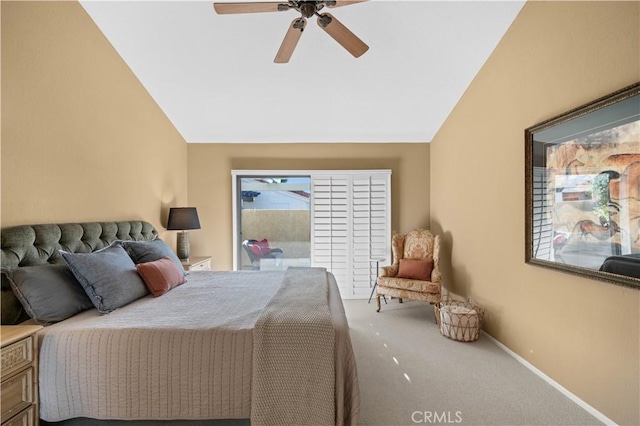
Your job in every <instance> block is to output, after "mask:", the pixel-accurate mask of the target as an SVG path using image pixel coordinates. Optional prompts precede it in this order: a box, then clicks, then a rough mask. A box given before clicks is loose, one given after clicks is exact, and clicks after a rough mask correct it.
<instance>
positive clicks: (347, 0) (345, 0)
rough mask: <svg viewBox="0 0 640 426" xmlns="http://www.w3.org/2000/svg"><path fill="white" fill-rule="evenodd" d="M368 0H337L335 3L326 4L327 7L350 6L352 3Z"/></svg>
mask: <svg viewBox="0 0 640 426" xmlns="http://www.w3.org/2000/svg"><path fill="white" fill-rule="evenodd" d="M365 1H369V0H337V1H336V2H335V4H328V3H327V6H328V7H331V8H333V7H342V6H351V5H352V4H358V3H364V2H365Z"/></svg>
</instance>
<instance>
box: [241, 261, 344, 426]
mask: <svg viewBox="0 0 640 426" xmlns="http://www.w3.org/2000/svg"><path fill="white" fill-rule="evenodd" d="M253 342H254V350H253V371H254V374H253V397H252V401H251V424H252V425H256V426H263V425H331V424H334V423H335V405H334V393H335V365H334V364H335V360H334V353H335V330H334V327H333V323H332V321H331V312H330V310H329V286H328V281H327V272H326V270H325V269H324V268H289V269H288V270H287V272H286V274H285V277H284V280H283V283H282V286H281V287H280V289H279V290H278V292H277V293H276V295H275V296H274V297H273V298H272V299H271V301H269V303H268V304H267V306H266V307H265V308H264V310H263V311H262V313H261V314H260V317H259V318H258V321H257V322H256V325H255V328H254V330H253Z"/></svg>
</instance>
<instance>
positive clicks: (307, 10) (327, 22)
mask: <svg viewBox="0 0 640 426" xmlns="http://www.w3.org/2000/svg"><path fill="white" fill-rule="evenodd" d="M365 1H367V0H351V1H340V0H337V1H336V0H321V1H298V0H288V1H280V2H277V1H276V2H257V3H255V2H246V3H214V4H213V8H214V10H215V11H216V13H218V14H220V15H226V14H235V13H260V12H285V11H288V10H291V9H293V10H296V11H297V12H299V13H300V15H301V16H300V17H299V18H296V19H294V20H293V21H292V22H291V25H289V29H288V30H287V33H286V34H285V36H284V40H283V41H282V44H281V45H280V49H279V50H278V53H277V54H276V58H275V59H274V61H273V62H275V63H277V64H283V63H287V62H289V59H291V55H292V54H293V51H294V49H295V48H296V45H297V44H298V41H299V40H300V37H301V36H302V32H303V31H304V29H305V27H306V25H307V18H311V17H312V16H313V15H317V16H318V21H317V22H318V26H319V27H320V28H322V29H323V30H325V31H326V32H327V34H329V35H330V36H331V37H333V39H334V40H335V41H337V42H338V43H339V44H340V45H341V46H342V47H344V48H345V49H347V51H348V52H349V53H351V54H352V55H353V56H355V57H356V58H359V57H360V56H361V55H362V54H363V53H364V52H366V51H367V50H369V46H367V45H366V44H365V43H364V42H363V41H362V40H360V39H359V38H358V36H356V35H355V34H354V33H352V32H351V31H349V29H348V28H347V27H345V26H344V25H342V23H341V22H340V21H338V20H337V19H336V18H335V17H334V16H333V15H331V14H330V13H320V11H321V10H322V9H324V7H325V6H326V7H329V8H334V7H340V6H349V5H351V4H355V3H362V2H365Z"/></svg>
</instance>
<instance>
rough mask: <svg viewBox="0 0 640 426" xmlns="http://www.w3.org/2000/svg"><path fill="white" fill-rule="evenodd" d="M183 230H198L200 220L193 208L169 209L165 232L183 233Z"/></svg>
mask: <svg viewBox="0 0 640 426" xmlns="http://www.w3.org/2000/svg"><path fill="white" fill-rule="evenodd" d="M185 229H200V220H198V212H197V211H196V208H195V207H172V208H170V209H169V220H168V221H167V230H169V231H184V230H185Z"/></svg>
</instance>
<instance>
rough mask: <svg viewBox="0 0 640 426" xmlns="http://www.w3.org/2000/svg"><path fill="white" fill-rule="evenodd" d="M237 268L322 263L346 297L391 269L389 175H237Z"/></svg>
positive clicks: (360, 293)
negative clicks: (380, 271)
mask: <svg viewBox="0 0 640 426" xmlns="http://www.w3.org/2000/svg"><path fill="white" fill-rule="evenodd" d="M232 177H233V194H234V202H233V215H234V228H233V239H234V241H233V245H234V259H233V267H234V269H235V270H270V269H286V268H287V267H289V266H318V267H324V268H327V270H328V271H330V272H331V273H333V275H334V276H335V278H336V281H337V283H338V287H339V289H340V294H341V295H342V297H343V298H345V299H350V298H367V297H369V295H370V294H371V286H372V285H373V282H374V280H375V279H376V276H377V270H376V266H377V265H378V264H379V265H380V266H383V265H388V264H391V260H392V259H391V171H390V170H309V171H288V172H272V171H252V170H233V171H232Z"/></svg>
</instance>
